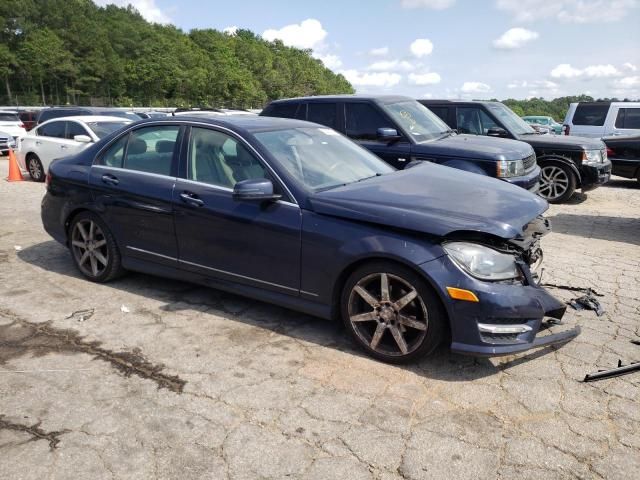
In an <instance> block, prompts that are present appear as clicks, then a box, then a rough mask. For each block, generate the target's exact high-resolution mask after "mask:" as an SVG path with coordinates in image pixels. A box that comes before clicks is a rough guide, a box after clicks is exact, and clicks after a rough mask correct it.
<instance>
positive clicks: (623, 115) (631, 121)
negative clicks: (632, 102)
mask: <svg viewBox="0 0 640 480" xmlns="http://www.w3.org/2000/svg"><path fill="white" fill-rule="evenodd" d="M616 128H637V129H640V108H621V109H620V110H618V116H617V117H616Z"/></svg>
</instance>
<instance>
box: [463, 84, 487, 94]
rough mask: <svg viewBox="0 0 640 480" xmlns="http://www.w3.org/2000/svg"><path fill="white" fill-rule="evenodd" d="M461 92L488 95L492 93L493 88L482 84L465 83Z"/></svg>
mask: <svg viewBox="0 0 640 480" xmlns="http://www.w3.org/2000/svg"><path fill="white" fill-rule="evenodd" d="M460 90H461V91H462V92H464V93H487V92H490V91H491V87H490V86H489V85H487V84H486V83H481V82H464V83H463V84H462V88H461V89H460Z"/></svg>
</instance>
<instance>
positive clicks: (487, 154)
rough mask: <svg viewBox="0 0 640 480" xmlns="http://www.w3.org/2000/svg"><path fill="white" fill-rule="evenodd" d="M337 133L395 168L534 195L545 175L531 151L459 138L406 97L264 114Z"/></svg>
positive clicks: (341, 100) (281, 108)
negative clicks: (434, 167)
mask: <svg viewBox="0 0 640 480" xmlns="http://www.w3.org/2000/svg"><path fill="white" fill-rule="evenodd" d="M260 115H262V116H267V117H285V118H298V119H302V120H308V121H310V122H315V123H319V124H321V125H325V126H328V127H331V128H333V129H335V130H337V131H339V132H341V133H343V134H345V135H347V136H348V137H350V138H351V139H353V140H355V141H356V142H358V143H359V144H360V145H362V146H363V147H365V148H367V149H368V150H370V151H371V152H373V153H375V154H376V155H378V156H379V157H380V158H382V159H383V160H384V161H385V162H387V163H389V164H390V165H392V166H394V167H395V168H400V169H401V168H405V167H406V166H407V165H408V164H410V163H411V162H412V161H414V160H418V161H429V162H433V163H438V164H441V165H446V166H448V167H454V168H457V169H460V170H466V171H469V172H473V173H478V174H480V175H484V176H489V177H497V178H499V179H501V180H504V181H506V182H508V183H511V184H514V185H517V186H519V187H522V188H525V189H527V190H529V191H531V192H536V191H537V190H538V182H539V179H540V169H539V168H538V166H537V165H536V156H535V154H534V152H533V149H532V148H531V147H530V146H529V145H525V144H524V143H522V142H516V141H513V140H503V139H494V138H478V137H474V136H470V135H457V134H456V133H455V132H454V131H453V130H451V128H449V127H448V126H447V125H446V124H445V123H443V122H442V121H441V120H440V119H439V118H438V117H437V116H435V115H434V114H432V113H431V112H430V111H429V110H428V109H427V108H425V107H424V106H422V105H421V104H419V103H418V102H417V101H416V100H414V99H412V98H409V97H401V96H390V95H380V96H360V95H338V96H320V97H306V98H293V99H287V100H277V101H273V102H271V103H270V104H269V105H268V106H267V107H266V108H265V109H264V110H263V111H262V113H261V114H260Z"/></svg>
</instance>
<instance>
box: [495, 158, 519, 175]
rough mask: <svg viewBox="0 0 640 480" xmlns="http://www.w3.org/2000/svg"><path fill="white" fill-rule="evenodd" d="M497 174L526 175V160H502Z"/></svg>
mask: <svg viewBox="0 0 640 480" xmlns="http://www.w3.org/2000/svg"><path fill="white" fill-rule="evenodd" d="M497 174H498V177H499V178H509V177H521V176H522V175H524V161H523V160H500V161H499V162H498V172H497Z"/></svg>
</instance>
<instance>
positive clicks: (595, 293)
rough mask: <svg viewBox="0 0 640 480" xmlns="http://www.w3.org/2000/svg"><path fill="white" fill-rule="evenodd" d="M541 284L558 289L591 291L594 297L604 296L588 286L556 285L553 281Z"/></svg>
mask: <svg viewBox="0 0 640 480" xmlns="http://www.w3.org/2000/svg"><path fill="white" fill-rule="evenodd" d="M541 286H542V287H548V288H557V289H558V290H567V291H569V292H582V293H587V292H591V293H592V294H593V295H595V296H596V297H604V295H603V294H602V293H598V292H596V291H595V290H594V289H593V288H588V287H572V286H570V285H557V284H555V283H545V284H542V285H541Z"/></svg>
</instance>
